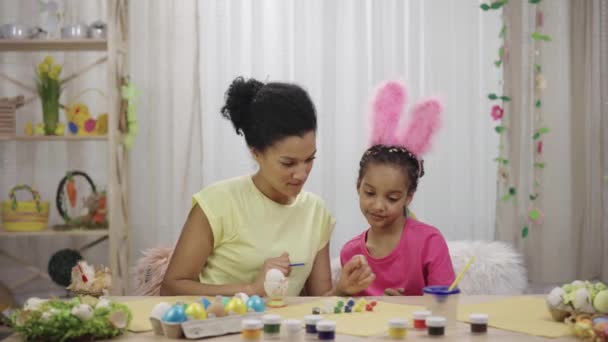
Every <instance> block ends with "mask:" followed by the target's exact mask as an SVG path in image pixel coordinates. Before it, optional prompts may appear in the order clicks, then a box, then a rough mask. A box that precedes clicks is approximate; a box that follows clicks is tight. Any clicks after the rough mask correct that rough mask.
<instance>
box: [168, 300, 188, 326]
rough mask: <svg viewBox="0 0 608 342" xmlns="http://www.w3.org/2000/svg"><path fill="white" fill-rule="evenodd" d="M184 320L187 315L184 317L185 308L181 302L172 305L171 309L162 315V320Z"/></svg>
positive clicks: (186, 318)
mask: <svg viewBox="0 0 608 342" xmlns="http://www.w3.org/2000/svg"><path fill="white" fill-rule="evenodd" d="M186 320H188V317H186V309H185V308H184V305H183V304H181V303H178V304H175V305H173V306H172V307H171V309H169V310H167V312H165V314H164V315H163V322H169V323H181V322H185V321H186Z"/></svg>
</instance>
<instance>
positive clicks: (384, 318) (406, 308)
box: [269, 299, 423, 337]
mask: <svg viewBox="0 0 608 342" xmlns="http://www.w3.org/2000/svg"><path fill="white" fill-rule="evenodd" d="M334 300H336V301H337V299H334ZM377 303H378V304H377V305H376V307H374V311H373V312H353V313H340V314H322V316H323V318H326V319H328V320H332V321H335V322H336V332H337V333H339V334H346V335H354V336H363V337H369V336H376V335H381V334H383V333H384V332H386V330H387V328H388V321H389V320H390V319H391V318H405V319H408V320H409V319H410V318H411V317H412V313H413V312H414V311H416V310H422V309H423V308H422V307H421V306H413V305H401V304H392V303H385V302H377ZM314 307H323V300H320V301H315V302H310V303H304V304H297V305H290V306H287V307H284V308H280V309H271V310H269V312H272V313H276V314H278V315H281V318H284V319H285V318H287V319H299V320H302V319H304V316H306V315H310V314H311V313H312V309H313V308H314Z"/></svg>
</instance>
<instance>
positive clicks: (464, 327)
mask: <svg viewBox="0 0 608 342" xmlns="http://www.w3.org/2000/svg"><path fill="white" fill-rule="evenodd" d="M504 298H508V297H506V296H462V297H460V304H474V303H483V302H487V301H492V300H497V299H504ZM112 299H113V300H116V301H120V302H126V301H129V300H136V299H141V297H113V298H112ZM318 299H319V298H318V297H290V298H287V299H286V302H287V303H288V304H300V303H304V302H307V301H313V300H318ZM375 299H376V300H380V301H386V302H391V303H398V304H410V305H423V302H422V297H377V298H375ZM114 340H119V341H176V340H171V339H168V338H165V337H163V336H155V335H154V333H153V332H151V331H150V332H145V333H137V334H135V333H131V332H128V333H127V334H125V335H124V336H121V337H120V338H117V339H114ZM281 340H282V341H287V338H286V337H282V339H281ZM416 340H420V341H441V342H451V341H479V342H481V341H509V342H511V341H517V342H521V341H558V340H559V341H578V340H577V339H576V338H574V337H567V338H561V339H550V338H542V337H536V336H530V335H525V334H520V333H516V332H510V331H505V330H499V329H494V328H492V327H489V328H488V333H487V334H485V335H473V334H471V333H470V326H469V324H465V323H462V322H458V323H457V324H456V325H455V326H453V327H450V328H449V329H446V335H445V336H444V337H441V338H437V337H435V338H433V337H429V336H428V335H427V334H426V331H417V330H414V329H408V335H407V338H406V340H405V341H416ZM5 341H20V338H19V337H18V336H16V335H13V336H11V337H9V338H8V339H6V340H5ZM182 341H189V340H187V339H183V340H182ZM200 341H213V342H216V341H217V342H222V341H224V342H229V341H239V342H242V341H243V340H242V339H241V336H240V335H237V334H235V335H227V336H221V337H215V338H208V339H202V340H200ZM262 341H264V339H262ZM302 341H304V339H302ZM336 341H353V342H357V341H366V342H374V341H383V342H386V341H389V339H388V338H387V337H385V336H377V337H368V338H365V337H356V336H350V335H337V336H336Z"/></svg>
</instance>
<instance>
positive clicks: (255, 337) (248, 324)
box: [241, 319, 264, 341]
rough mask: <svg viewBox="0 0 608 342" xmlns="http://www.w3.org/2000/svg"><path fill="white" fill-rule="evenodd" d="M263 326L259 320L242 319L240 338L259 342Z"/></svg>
mask: <svg viewBox="0 0 608 342" xmlns="http://www.w3.org/2000/svg"><path fill="white" fill-rule="evenodd" d="M263 326H264V325H263V324H262V321H260V320H259V319H244V320H243V321H242V322H241V337H242V338H243V340H245V341H259V340H260V338H261V337H262V327H263Z"/></svg>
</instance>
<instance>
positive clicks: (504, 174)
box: [479, 0, 517, 201]
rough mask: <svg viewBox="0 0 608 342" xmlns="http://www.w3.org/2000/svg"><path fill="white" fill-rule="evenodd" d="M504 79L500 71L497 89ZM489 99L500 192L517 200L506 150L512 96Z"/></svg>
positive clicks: (493, 5) (502, 58) (500, 2)
mask: <svg viewBox="0 0 608 342" xmlns="http://www.w3.org/2000/svg"><path fill="white" fill-rule="evenodd" d="M507 3H508V0H497V1H492V2H490V3H485V2H484V3H482V4H481V5H480V6H479V7H480V8H481V9H482V10H483V11H493V10H500V9H502V8H503V6H505V5H506V4H507ZM504 22H505V20H504V14H503V16H501V30H500V33H499V34H498V38H499V39H500V40H501V44H500V47H499V48H498V53H497V57H498V58H497V59H496V60H495V61H494V66H495V67H496V68H497V69H499V70H501V68H502V67H503V66H504V64H505V63H506V62H507V60H508V55H509V50H508V47H507V46H506V43H505V42H506V40H505V37H506V35H507V27H506V25H505V24H504ZM502 84H503V79H502V73H500V78H499V81H498V82H497V84H496V87H497V89H500V88H502ZM488 100H490V101H492V107H491V109H490V117H491V118H492V120H493V121H494V122H496V126H495V127H494V131H496V133H497V134H499V135H500V143H499V146H498V156H497V157H496V158H494V161H495V162H497V163H498V181H499V184H500V186H499V190H498V191H499V193H500V194H502V195H500V197H501V199H502V200H503V201H509V200H515V199H516V195H517V189H516V188H515V187H514V186H513V185H512V184H511V182H510V179H509V159H508V158H507V155H506V151H505V148H504V146H505V139H506V137H505V134H504V133H505V132H507V130H508V125H507V122H508V115H509V114H508V113H506V112H505V103H506V102H509V101H511V97H510V96H507V95H504V94H503V95H499V94H496V93H489V94H488Z"/></svg>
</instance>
